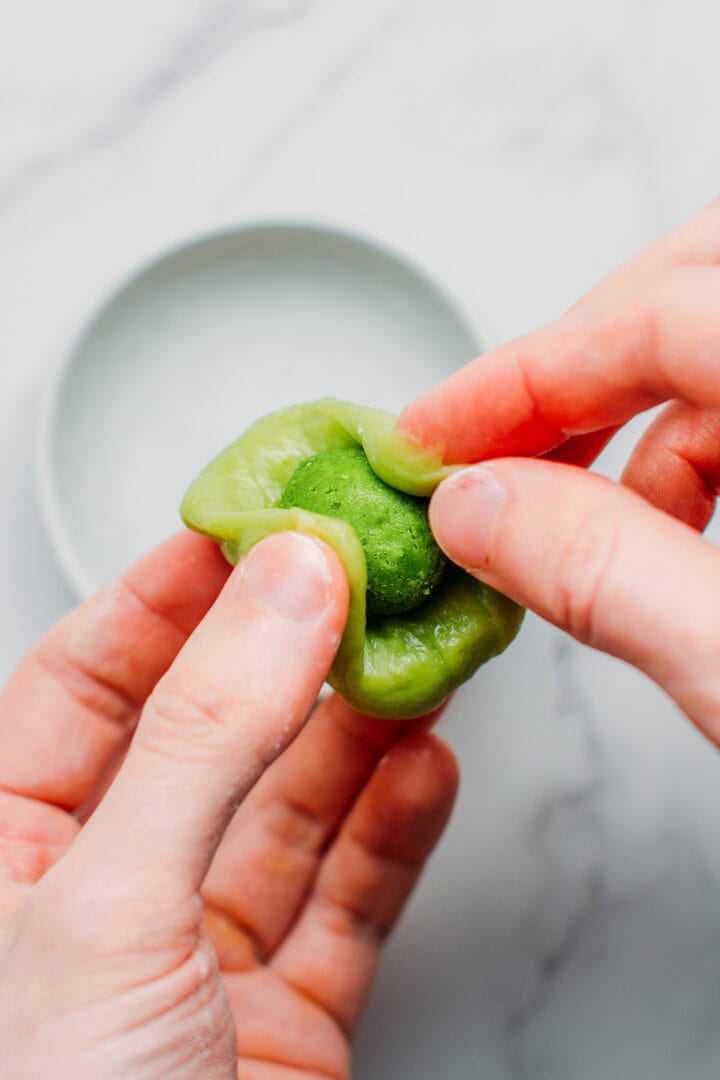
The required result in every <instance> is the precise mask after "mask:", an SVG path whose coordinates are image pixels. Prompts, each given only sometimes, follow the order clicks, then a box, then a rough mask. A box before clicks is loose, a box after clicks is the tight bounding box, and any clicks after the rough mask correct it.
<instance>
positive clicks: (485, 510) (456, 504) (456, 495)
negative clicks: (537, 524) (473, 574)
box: [430, 465, 505, 570]
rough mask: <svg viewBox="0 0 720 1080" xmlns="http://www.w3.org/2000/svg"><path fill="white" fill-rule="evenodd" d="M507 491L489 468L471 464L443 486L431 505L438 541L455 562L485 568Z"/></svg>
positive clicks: (467, 566)
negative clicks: (495, 524)
mask: <svg viewBox="0 0 720 1080" xmlns="http://www.w3.org/2000/svg"><path fill="white" fill-rule="evenodd" d="M504 500H505V489H504V488H503V486H502V484H501V483H500V481H499V480H498V478H497V476H496V475H495V473H494V472H492V470H491V469H489V468H488V467H487V466H486V465H472V466H470V468H467V469H462V470H461V471H460V472H456V473H454V475H453V476H451V477H450V478H449V479H448V480H445V482H444V483H442V484H441V485H440V487H439V488H438V489H437V491H436V492H435V494H434V495H433V497H432V501H431V503H430V525H431V527H432V530H433V532H434V534H435V538H436V540H437V542H438V543H439V545H440V547H441V548H442V549H443V551H444V552H445V554H446V555H447V556H448V558H449V559H452V561H453V562H456V563H459V564H460V566H464V567H465V568H466V569H468V570H470V569H477V568H479V567H480V566H482V565H483V563H484V561H485V555H486V552H487V546H488V540H489V537H490V532H491V531H492V527H493V523H494V521H495V518H496V516H497V513H498V510H499V509H500V507H501V505H502V503H503V502H504Z"/></svg>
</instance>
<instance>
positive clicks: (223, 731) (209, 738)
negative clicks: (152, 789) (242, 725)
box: [136, 675, 248, 760]
mask: <svg viewBox="0 0 720 1080" xmlns="http://www.w3.org/2000/svg"><path fill="white" fill-rule="evenodd" d="M247 709H248V706H247V702H244V701H242V700H239V699H238V698H237V697H235V696H233V695H231V694H230V693H229V692H228V691H227V690H225V689H223V688H221V687H217V686H215V685H212V684H209V683H208V682H207V681H200V682H196V681H194V680H192V679H189V678H186V677H183V678H182V679H181V678H178V677H174V676H170V675H167V676H165V678H163V679H161V680H160V682H159V683H158V684H157V686H156V687H155V689H154V690H153V692H152V694H151V695H150V697H149V698H148V701H147V705H146V709H145V717H144V719H145V723H142V722H141V724H140V727H139V729H138V733H137V736H136V738H137V739H138V740H139V741H140V742H142V743H143V744H144V745H145V747H146V748H147V747H148V745H155V748H156V749H160V750H161V751H162V753H163V754H164V755H167V754H169V753H170V754H174V755H177V756H187V757H188V758H189V759H192V760H196V759H197V756H198V753H199V752H200V751H201V750H202V748H203V747H205V748H206V749H208V750H215V749H217V747H218V746H221V745H224V744H225V743H226V742H227V736H228V731H229V729H231V728H233V727H235V726H236V724H237V723H238V720H242V718H243V715H244V714H245V713H246V712H247ZM148 719H149V721H150V722H148Z"/></svg>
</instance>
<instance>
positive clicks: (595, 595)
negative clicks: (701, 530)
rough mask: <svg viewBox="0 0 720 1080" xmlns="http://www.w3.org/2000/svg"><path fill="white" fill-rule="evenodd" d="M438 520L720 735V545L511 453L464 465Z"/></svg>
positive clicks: (475, 561)
mask: <svg viewBox="0 0 720 1080" xmlns="http://www.w3.org/2000/svg"><path fill="white" fill-rule="evenodd" d="M430 521H431V525H432V528H433V531H434V533H435V536H436V538H437V540H438V543H439V544H440V546H441V547H442V548H443V550H444V551H445V552H446V554H447V555H448V556H449V558H450V559H452V560H453V561H454V562H457V563H459V564H460V565H461V566H463V567H465V568H466V569H467V570H469V571H470V572H471V573H472V574H474V575H475V576H476V577H478V578H481V579H482V580H483V581H485V582H487V584H489V585H491V586H493V587H494V588H496V589H498V590H500V591H501V592H504V593H507V594H508V595H509V596H511V597H512V598H513V599H514V600H516V601H518V602H519V603H521V604H523V605H525V606H526V607H529V608H531V609H532V610H533V611H535V612H537V613H538V614H539V615H541V616H542V617H543V618H545V619H548V620H549V621H551V622H553V623H555V625H557V626H560V627H562V628H563V629H564V630H567V631H568V632H569V633H570V634H572V635H573V636H574V637H576V638H577V639H578V640H579V641H583V642H585V643H587V644H589V645H592V646H594V647H595V648H598V649H602V650H603V651H605V652H608V653H612V654H613V655H614V656H618V657H620V658H622V659H624V660H627V661H628V662H629V663H631V664H634V665H635V666H636V667H638V668H640V669H641V670H642V671H644V672H645V673H646V674H647V675H649V676H650V677H651V678H652V679H654V680H655V681H656V682H657V683H659V684H660V685H661V686H662V687H663V688H664V689H665V690H666V691H667V692H668V693H669V694H670V695H671V696H672V697H674V698H675V700H676V701H677V702H678V704H679V705H680V706H681V708H682V709H683V710H684V711H685V712H687V714H688V715H689V716H690V717H691V719H693V720H694V721H695V722H696V723H697V724H698V726H699V727H700V728H701V730H703V731H704V733H705V734H706V735H708V736H709V738H711V739H712V740H713V741H714V742H715V743H719V744H720V673H719V671H718V664H717V649H718V642H719V641H720V604H719V603H718V600H719V599H720V553H718V552H717V551H716V550H715V549H714V548H713V547H712V546H711V545H710V544H709V543H708V542H707V541H705V540H703V539H702V538H701V537H699V536H698V535H697V533H695V532H694V530H692V529H691V528H689V527H688V526H686V525H684V524H682V523H681V522H678V521H676V520H675V519H673V518H671V517H670V516H669V515H667V514H664V513H663V512H662V511H659V510H657V509H655V508H653V507H651V506H650V505H649V504H647V503H646V502H645V501H644V500H643V499H641V498H640V497H639V496H637V495H635V494H634V493H633V492H631V491H628V490H627V489H626V488H624V487H622V486H620V485H617V484H614V483H612V482H611V481H609V480H605V479H603V478H601V477H598V476H595V475H592V474H590V473H587V472H585V471H584V470H583V469H579V468H575V467H573V466H569V465H561V464H555V463H551V462H545V461H537V460H527V459H503V460H499V461H494V462H491V463H484V464H482V465H474V466H471V467H470V468H467V469H462V470H460V471H459V472H457V473H455V474H454V475H453V476H452V477H450V479H448V480H446V481H445V482H444V483H443V484H441V485H440V487H439V488H438V489H437V491H436V492H435V494H434V496H433V498H432V501H431V504H430Z"/></svg>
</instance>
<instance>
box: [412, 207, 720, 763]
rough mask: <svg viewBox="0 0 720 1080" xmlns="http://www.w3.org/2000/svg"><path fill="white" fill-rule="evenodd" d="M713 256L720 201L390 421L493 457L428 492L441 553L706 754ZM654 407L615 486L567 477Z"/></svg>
mask: <svg viewBox="0 0 720 1080" xmlns="http://www.w3.org/2000/svg"><path fill="white" fill-rule="evenodd" d="M718 261H720V202H716V203H714V204H713V205H711V206H710V207H708V208H707V209H706V210H705V211H704V212H703V213H701V214H699V215H698V216H697V217H696V218H694V219H693V220H692V221H690V222H689V223H688V224H686V225H685V226H684V227H683V228H681V229H679V230H677V231H676V232H674V233H672V234H670V235H669V236H668V237H666V238H665V239H664V240H662V241H660V243H658V244H657V245H655V246H654V247H653V248H650V249H649V250H648V251H646V252H644V253H642V254H641V255H639V256H637V257H636V258H635V259H634V260H632V261H631V262H629V263H628V264H627V265H626V266H624V267H622V268H621V269H620V270H619V271H617V273H616V274H615V275H613V276H612V277H611V278H610V279H609V280H608V281H606V282H604V283H603V284H602V285H600V286H599V287H598V288H597V289H595V290H593V292H592V293H591V294H590V295H589V296H588V297H586V298H585V299H584V300H583V301H582V302H581V303H580V304H578V305H576V307H575V308H574V309H572V310H571V311H570V313H568V314H567V315H566V316H564V318H562V319H560V320H559V321H558V322H556V323H553V324H551V325H549V326H547V327H545V328H543V329H541V330H539V331H537V332H536V333H534V334H530V335H529V336H527V337H524V338H522V339H520V340H519V341H515V342H513V343H511V344H509V345H506V346H504V347H503V348H500V349H498V350H496V351H495V352H493V353H491V354H489V355H487V356H484V357H481V358H479V359H478V360H475V361H473V362H472V363H471V364H469V365H468V366H467V367H466V368H465V369H463V370H462V371H460V372H458V373H457V374H456V375H454V376H453V377H452V378H450V379H449V380H448V381H447V382H446V383H444V384H443V385H441V386H440V387H438V388H437V389H436V390H433V391H431V392H430V393H429V394H427V395H426V396H425V397H423V398H420V399H419V400H418V401H416V402H415V403H414V404H412V405H411V406H410V407H409V408H408V409H407V410H406V411H405V412H404V414H403V415H402V417H401V419H400V426H401V427H404V428H405V429H406V430H408V431H409V432H411V433H412V434H413V435H414V436H415V437H416V438H417V439H419V440H420V442H422V443H423V444H425V445H427V446H438V447H440V448H441V449H442V450H443V452H444V457H445V460H446V461H447V462H480V461H484V462H488V459H494V460H492V461H491V462H488V463H486V464H482V465H476V466H473V467H471V468H469V469H465V470H461V471H459V472H458V473H457V474H455V475H454V476H453V477H451V478H450V479H449V480H448V481H446V482H445V483H444V484H443V485H441V486H440V488H439V489H438V490H437V491H436V493H435V495H434V497H433V500H432V503H431V510H430V517H431V523H432V526H433V529H434V531H435V535H436V537H437V539H438V541H439V542H440V544H441V546H442V547H443V548H444V549H445V551H446V552H447V554H448V555H449V556H450V558H451V559H454V560H455V561H456V562H459V563H460V564H462V565H463V566H465V567H467V568H469V569H470V570H471V572H473V573H475V574H477V576H478V577H482V579H483V580H484V581H486V582H488V583H489V584H491V585H493V586H495V587H496V588H498V589H500V590H501V591H503V592H506V593H508V594H509V595H510V596H511V597H513V599H515V600H517V601H519V602H520V603H522V604H525V605H527V606H528V607H530V608H532V609H533V610H535V611H536V612H539V613H540V614H541V615H542V616H544V617H545V618H547V619H549V620H551V621H552V622H554V623H556V624H557V625H558V626H561V627H563V628H564V629H565V630H568V631H569V632H570V633H571V634H573V635H574V636H575V637H577V638H578V639H579V640H581V641H584V642H588V643H589V644H591V645H594V646H596V647H597V648H600V649H604V650H606V651H607V652H610V653H613V654H615V655H616V656H619V657H622V658H624V659H625V660H628V661H629V662H630V663H632V664H635V665H636V666H637V667H639V668H640V669H641V670H643V671H644V672H646V673H647V674H648V675H649V676H650V677H651V678H653V679H655V680H656V681H657V682H658V683H659V684H660V685H661V686H663V687H664V688H665V690H667V692H668V693H669V694H671V695H672V696H673V697H674V698H675V700H676V701H677V702H678V704H679V705H680V706H681V707H682V708H683V709H684V710H685V712H686V713H687V714H688V715H689V716H690V717H691V718H692V719H693V720H694V721H695V723H696V724H697V725H698V726H699V727H700V729H701V730H702V731H703V732H705V734H706V735H707V736H708V737H709V738H710V739H712V740H713V741H714V742H715V743H716V744H718V745H720V664H718V644H719V642H720V552H718V551H717V550H716V549H715V548H714V547H713V546H711V545H710V544H709V543H708V542H707V541H705V540H703V539H702V538H701V537H700V536H699V535H698V532H699V531H702V530H703V529H704V528H705V526H706V524H707V522H708V521H709V519H710V516H711V514H712V511H713V507H714V503H715V497H716V495H717V493H718V488H719V486H720V269H718V268H717V263H718ZM668 400H672V404H670V405H668V406H667V407H666V408H665V410H664V411H663V412H662V413H661V414H660V416H659V417H658V418H657V419H656V420H655V422H654V423H653V424H652V426H651V427H650V428H649V430H648V431H647V433H646V434H645V436H644V437H643V438H642V439H641V440H640V442H639V444H638V446H637V447H636V449H635V451H634V452H633V454H632V457H631V458H630V461H629V462H628V465H627V468H626V469H625V472H624V475H623V479H622V484H620V485H617V484H613V483H611V482H610V481H608V480H605V479H602V478H600V477H598V476H595V475H591V474H589V473H587V472H585V471H583V470H582V469H581V468H577V467H573V466H578V465H580V466H587V465H589V464H590V463H591V462H592V461H593V460H594V458H595V456H596V454H597V453H598V452H599V450H600V448H601V447H602V446H603V445H604V443H605V442H606V441H607V440H608V438H609V437H610V436H611V435H612V433H613V431H614V430H616V429H617V427H618V426H620V425H622V424H624V423H625V422H626V421H627V420H629V419H630V417H632V416H634V415H635V414H636V413H639V412H642V411H643V410H645V409H648V408H649V407H651V406H653V405H657V404H659V403H661V402H664V401H668ZM517 455H523V456H525V455H527V456H529V455H543V456H544V458H545V460H540V461H537V460H526V459H521V458H518V457H517ZM508 456H510V457H511V458H513V460H506V459H507V458H508Z"/></svg>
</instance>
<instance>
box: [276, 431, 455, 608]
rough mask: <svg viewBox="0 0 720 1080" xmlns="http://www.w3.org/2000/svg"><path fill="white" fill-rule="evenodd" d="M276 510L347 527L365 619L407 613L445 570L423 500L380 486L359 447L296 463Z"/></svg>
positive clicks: (332, 451) (438, 579) (418, 603)
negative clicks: (359, 556) (356, 551)
mask: <svg viewBox="0 0 720 1080" xmlns="http://www.w3.org/2000/svg"><path fill="white" fill-rule="evenodd" d="M278 506H280V507H283V508H286V509H287V508H288V507H291V506H299V507H301V508H302V509H303V510H310V511H312V512H313V513H315V514H324V515H325V517H332V518H339V519H340V520H341V521H347V522H348V524H350V525H352V527H353V528H354V529H355V532H356V533H357V535H358V538H359V540H360V543H361V544H362V546H363V550H364V552H365V561H366V563H367V577H368V584H367V611H368V615H394V614H398V613H399V612H402V611H411V610H412V609H413V608H416V607H418V606H419V605H420V604H422V603H423V601H424V600H426V599H427V598H428V596H430V594H431V593H432V591H433V590H434V589H435V587H436V586H437V585H438V583H439V582H440V579H441V577H442V575H443V571H444V569H445V561H446V560H445V556H444V555H443V553H442V552H441V550H440V548H439V547H438V546H437V544H436V543H435V540H434V539H433V536H432V533H431V532H430V526H429V525H428V519H427V499H418V498H415V497H414V496H412V495H406V494H405V493H404V492H402V491H397V490H396V489H395V488H392V487H390V486H389V485H388V484H386V483H384V482H383V481H382V480H381V479H380V478H379V477H378V476H376V475H375V473H374V472H373V470H372V469H371V468H370V464H369V462H368V459H367V458H366V457H365V454H364V452H363V451H362V450H361V449H360V447H351V448H348V449H345V450H328V451H327V452H326V453H324V454H317V455H316V456H315V457H311V458H308V459H307V461H301V462H300V464H299V465H298V466H297V468H296V469H295V472H294V473H293V474H292V476H291V477H290V480H289V481H288V484H287V487H286V488H285V490H284V492H283V494H282V497H281V499H280V502H279V503H278Z"/></svg>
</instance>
